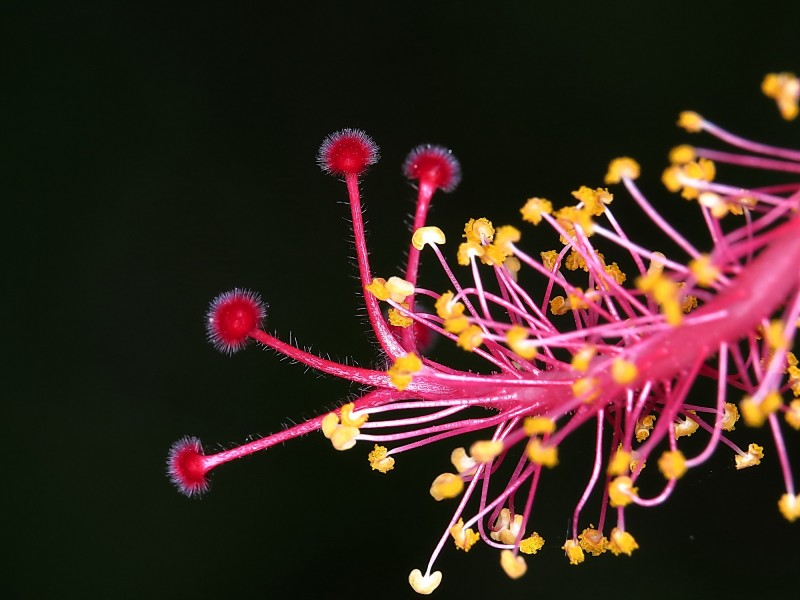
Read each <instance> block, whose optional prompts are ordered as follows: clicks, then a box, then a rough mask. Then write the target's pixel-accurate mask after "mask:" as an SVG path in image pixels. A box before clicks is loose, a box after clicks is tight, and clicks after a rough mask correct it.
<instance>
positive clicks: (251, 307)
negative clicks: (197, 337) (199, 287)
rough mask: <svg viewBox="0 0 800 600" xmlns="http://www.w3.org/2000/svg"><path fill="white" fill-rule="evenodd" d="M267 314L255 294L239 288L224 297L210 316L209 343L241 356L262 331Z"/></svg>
mask: <svg viewBox="0 0 800 600" xmlns="http://www.w3.org/2000/svg"><path fill="white" fill-rule="evenodd" d="M266 314H267V311H266V307H265V305H264V303H263V302H262V300H261V297H260V296H259V295H258V294H256V293H255V292H251V291H250V290H245V289H240V288H235V289H233V290H231V291H230V292H225V293H224V294H220V295H219V296H217V297H216V298H214V300H213V301H212V302H211V306H210V307H209V309H208V313H207V314H206V333H207V335H208V340H209V341H210V342H211V344H212V345H213V346H214V347H215V348H216V349H217V350H219V351H220V352H224V353H225V354H233V353H234V352H238V351H239V350H241V349H242V348H244V347H245V346H246V345H247V342H248V340H249V339H250V334H251V333H253V332H254V331H255V330H256V329H258V328H259V327H261V323H262V321H263V320H264V317H265V316H266Z"/></svg>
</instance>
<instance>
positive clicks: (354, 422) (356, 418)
mask: <svg viewBox="0 0 800 600" xmlns="http://www.w3.org/2000/svg"><path fill="white" fill-rule="evenodd" d="M355 407H356V405H355V404H353V403H352V402H349V403H348V404H345V405H344V406H342V417H341V419H342V425H346V426H348V427H361V426H362V425H363V424H364V423H366V422H367V419H369V415H368V414H366V413H354V412H353V410H354V409H355Z"/></svg>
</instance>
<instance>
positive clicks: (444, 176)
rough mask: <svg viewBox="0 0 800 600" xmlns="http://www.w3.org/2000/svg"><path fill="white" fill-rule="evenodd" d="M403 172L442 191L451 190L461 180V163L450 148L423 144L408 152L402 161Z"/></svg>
mask: <svg viewBox="0 0 800 600" xmlns="http://www.w3.org/2000/svg"><path fill="white" fill-rule="evenodd" d="M403 174H404V175H405V176H406V177H408V178H409V179H417V180H419V181H420V183H427V184H428V185H430V186H433V187H436V188H439V189H440V190H442V191H443V192H452V191H453V190H454V189H456V187H457V186H458V184H459V182H460V181H461V165H460V164H459V162H458V159H456V157H455V156H453V152H452V151H451V150H448V149H447V148H445V147H443V146H432V145H430V144H423V145H421V146H417V147H416V148H414V149H413V150H412V151H411V152H409V154H408V156H407V157H406V161H405V163H403Z"/></svg>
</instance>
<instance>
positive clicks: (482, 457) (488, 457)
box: [469, 440, 503, 463]
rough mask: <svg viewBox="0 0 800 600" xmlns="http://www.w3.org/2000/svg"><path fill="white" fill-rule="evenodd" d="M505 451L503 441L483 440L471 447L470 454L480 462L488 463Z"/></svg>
mask: <svg viewBox="0 0 800 600" xmlns="http://www.w3.org/2000/svg"><path fill="white" fill-rule="evenodd" d="M502 452H503V442H501V441H500V440H481V441H478V442H475V443H474V444H472V446H470V448H469V454H470V456H471V457H472V458H474V459H475V460H476V461H477V462H479V463H487V462H490V461H492V460H494V459H495V458H497V457H498V456H500V454H501V453H502Z"/></svg>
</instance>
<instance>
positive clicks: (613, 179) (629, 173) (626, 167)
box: [605, 156, 641, 184]
mask: <svg viewBox="0 0 800 600" xmlns="http://www.w3.org/2000/svg"><path fill="white" fill-rule="evenodd" d="M640 173H641V168H640V167H639V163H637V162H636V161H635V160H633V159H632V158H628V157H627V156H623V157H621V158H615V159H614V160H612V161H611V162H610V163H609V164H608V171H607V172H606V176H605V182H606V183H607V184H611V183H619V182H620V181H622V180H623V179H631V180H634V179H638V178H639V174H640Z"/></svg>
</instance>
